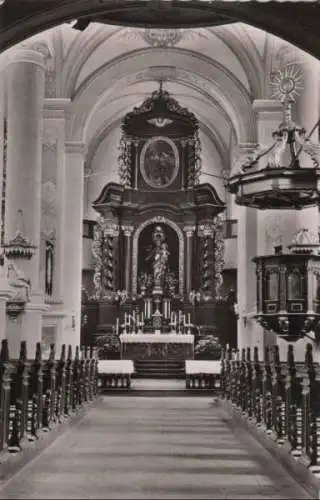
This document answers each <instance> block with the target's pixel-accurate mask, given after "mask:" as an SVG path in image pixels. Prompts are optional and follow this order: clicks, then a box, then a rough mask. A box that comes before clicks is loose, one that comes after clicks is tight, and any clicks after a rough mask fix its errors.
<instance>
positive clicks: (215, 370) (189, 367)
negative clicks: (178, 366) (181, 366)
mask: <svg viewBox="0 0 320 500" xmlns="http://www.w3.org/2000/svg"><path fill="white" fill-rule="evenodd" d="M185 370H186V374H187V375H197V374H199V373H204V374H205V373H208V374H210V375H212V374H213V375H217V374H219V373H220V372H221V361H210V360H208V361H204V360H202V359H192V360H191V359H187V360H186V364H185Z"/></svg>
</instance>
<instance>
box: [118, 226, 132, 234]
mask: <svg viewBox="0 0 320 500" xmlns="http://www.w3.org/2000/svg"><path fill="white" fill-rule="evenodd" d="M121 229H122V231H123V232H124V235H125V236H131V234H132V233H133V231H134V226H121Z"/></svg>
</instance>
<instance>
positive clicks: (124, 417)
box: [0, 395, 312, 500]
mask: <svg viewBox="0 0 320 500" xmlns="http://www.w3.org/2000/svg"><path fill="white" fill-rule="evenodd" d="M0 477H1V479H0V484H1V486H0V498H1V499H11V498H15V499H22V498H29V499H37V498H46V499H60V498H61V499H62V498H65V499H67V498H75V499H98V498H105V499H109V498H117V499H118V498H119V499H120V498H122V499H144V498H151V499H160V498H161V499H169V498H170V499H182V498H184V499H189V498H190V499H203V498H208V499H215V498H228V499H240V498H248V499H271V500H273V499H291V498H300V499H304V498H312V497H311V496H310V495H309V494H308V493H307V492H306V491H305V490H304V489H303V488H302V487H301V486H300V485H299V484H298V482H297V481H296V480H295V479H293V478H292V477H291V476H290V475H289V474H288V472H286V470H285V469H283V468H282V466H281V465H280V464H279V463H278V462H277V461H276V460H275V459H274V458H273V457H272V456H271V455H270V454H269V452H268V451H266V450H265V449H264V448H263V447H262V446H261V445H260V444H258V442H257V441H256V440H255V439H254V438H253V437H252V436H251V435H250V434H249V433H248V432H247V431H246V430H244V428H242V427H241V428H239V427H238V426H237V425H236V424H235V422H234V421H233V420H232V419H231V417H230V416H229V415H228V414H227V413H226V412H225V411H224V410H223V408H221V407H220V406H219V404H218V403H217V402H215V401H214V400H213V398H212V397H193V398H192V397H184V396H181V397H170V396H166V397H156V396H154V397H143V396H134V395H133V396H131V397H127V396H123V395H119V396H102V397H100V398H98V400H97V402H96V403H94V406H92V407H91V409H90V410H89V411H88V412H87V413H86V414H85V416H84V417H83V418H82V419H81V420H80V421H78V422H77V423H75V424H74V425H73V426H72V427H70V428H69V429H68V430H67V431H66V432H65V433H64V434H62V435H61V436H60V437H59V438H58V439H56V440H55V441H53V443H52V444H51V445H49V446H48V447H47V448H46V449H44V451H42V452H40V453H39V454H38V455H36V456H35V457H34V458H33V459H32V460H31V461H30V462H29V463H27V464H26V465H25V466H24V467H23V468H22V469H20V470H16V471H15V474H14V475H12V476H11V477H7V478H6V480H4V472H3V471H2V473H1V476H0Z"/></svg>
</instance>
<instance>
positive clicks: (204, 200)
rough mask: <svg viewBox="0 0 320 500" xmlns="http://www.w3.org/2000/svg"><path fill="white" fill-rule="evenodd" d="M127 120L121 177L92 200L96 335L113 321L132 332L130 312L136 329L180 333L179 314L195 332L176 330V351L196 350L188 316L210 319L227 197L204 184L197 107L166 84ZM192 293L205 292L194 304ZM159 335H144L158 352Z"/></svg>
mask: <svg viewBox="0 0 320 500" xmlns="http://www.w3.org/2000/svg"><path fill="white" fill-rule="evenodd" d="M121 127H122V137H121V142H120V157H119V179H120V182H119V183H113V182H112V183H108V184H107V185H106V186H104V187H103V189H102V191H101V193H100V195H99V197H98V198H97V199H96V201H95V202H94V203H93V207H94V209H95V210H96V211H97V212H98V213H99V217H98V220H97V224H96V226H95V232H94V248H93V254H94V259H95V273H94V284H95V294H96V301H97V304H98V325H97V331H96V333H97V334H100V335H102V334H105V333H106V332H107V331H108V328H110V326H111V325H116V327H115V331H116V333H117V334H120V333H123V334H125V335H130V333H132V331H131V332H130V331H129V330H128V318H129V317H130V318H132V321H131V323H130V325H131V327H130V328H131V330H132V328H135V333H137V332H138V331H139V328H140V330H141V333H139V335H140V336H141V335H143V334H146V335H150V336H151V335H154V336H157V334H160V335H174V334H177V335H178V333H179V330H178V327H179V321H180V319H181V317H182V316H179V315H180V314H182V315H183V318H184V327H185V329H184V332H183V334H187V335H189V338H188V341H186V338H185V340H184V341H183V342H180V340H179V342H178V336H177V338H176V342H175V343H174V346H175V347H174V348H173V349H174V351H175V352H176V350H177V349H178V350H179V348H180V350H181V352H182V350H183V349H185V351H183V356H186V357H190V356H191V357H192V356H193V354H192V352H191V351H190V345H191V344H192V342H191V340H192V339H193V336H192V335H191V331H190V328H189V331H188V327H187V324H188V323H189V325H190V326H191V325H192V326H193V325H196V324H197V322H198V318H201V319H202V320H203V318H205V323H206V324H207V325H208V326H212V327H213V326H214V304H215V299H216V298H217V296H218V295H219V290H220V286H221V282H222V261H223V255H222V253H223V252H222V251H221V245H222V241H223V239H222V238H223V236H222V224H221V220H220V217H219V214H220V213H221V212H222V211H223V210H224V208H225V205H224V203H223V202H222V201H221V200H220V199H219V197H218V195H217V193H216V191H215V189H214V188H213V187H212V186H211V185H210V184H200V172H201V157H200V140H199V125H198V121H197V119H196V117H195V115H194V114H193V113H191V112H190V111H189V110H188V109H186V108H183V107H181V106H180V104H179V103H178V102H177V101H176V100H175V99H174V98H173V97H172V96H171V95H170V94H169V93H168V92H167V91H165V90H164V89H163V87H162V84H160V88H159V89H158V90H156V91H154V92H153V93H152V95H151V96H150V97H149V98H148V99H146V100H145V101H144V102H143V104H142V105H141V106H140V107H136V108H134V109H133V110H132V111H131V112H130V113H128V114H127V115H126V116H125V117H124V119H123V121H122V125H121ZM195 293H198V294H200V295H201V297H202V300H201V301H199V302H198V303H197V304H195V301H194V297H195ZM179 311H180V313H179ZM174 315H176V316H174ZM197 316H198V318H197ZM117 318H118V320H117ZM137 318H139V322H140V325H138V324H137V321H138V320H137ZM133 319H134V321H133ZM180 323H181V322H180ZM187 335H186V336H187ZM135 340H136V342H135V345H136V344H137V337H135ZM171 340H172V339H171ZM145 341H146V338H145ZM163 341H164V339H163ZM132 342H133V341H132ZM142 342H143V338H142ZM146 343H147V342H146ZM158 343H159V340H157V341H151V340H150V341H148V343H147V344H148V345H147V346H146V352H149V353H150V352H152V353H153V352H156V351H153V350H154V349H156V347H155V346H156V344H158ZM126 344H127V345H126V347H125V349H126V350H127V349H132V346H131V347H129V343H128V342H126ZM148 346H149V347H148ZM150 346H151V347H150ZM177 346H178V347H177ZM179 346H180V347H179ZM182 346H184V347H183V349H182ZM186 346H187V347H186ZM135 349H137V347H136V348H135ZM139 349H141V347H139ZM148 349H149V350H148ZM150 349H151V351H150ZM188 349H189V350H188ZM158 351H159V349H158ZM158 351H157V352H158ZM123 352H124V351H123ZM126 352H127V351H126ZM161 352H167V355H169V351H165V350H164V351H163V350H162V351H161ZM158 355H160V354H159V353H158Z"/></svg>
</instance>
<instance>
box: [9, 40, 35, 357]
mask: <svg viewBox="0 0 320 500" xmlns="http://www.w3.org/2000/svg"><path fill="white" fill-rule="evenodd" d="M7 78H8V146H7V188H6V215H5V241H6V242H8V241H10V240H11V239H13V238H14V237H15V236H16V232H17V229H18V228H17V223H18V220H17V215H18V210H22V213H23V215H22V221H21V226H22V227H20V229H21V230H22V232H23V233H24V234H23V236H24V237H26V238H28V239H29V240H30V241H31V242H32V244H33V245H35V247H36V249H35V254H34V256H33V257H32V258H31V259H30V260H19V262H18V263H17V267H18V268H19V269H20V270H21V271H22V272H23V273H24V274H25V276H26V277H27V278H29V279H30V280H31V283H32V295H31V301H30V302H29V303H27V305H26V312H25V313H24V314H22V315H21V316H20V317H19V321H17V322H16V323H14V324H13V322H12V321H11V320H8V328H9V325H10V328H9V331H8V338H9V348H10V352H11V355H12V356H15V355H17V353H18V351H17V349H18V346H19V342H20V340H24V339H25V340H27V342H28V355H29V356H33V355H34V348H35V344H36V342H38V341H40V340H41V334H42V331H41V330H42V312H43V310H44V308H43V294H42V291H41V289H40V283H39V267H40V266H39V264H40V261H39V244H40V218H41V198H40V193H41V167H42V165H41V163H42V157H41V156H42V155H41V140H42V130H43V121H42V107H43V100H44V84H45V62H44V56H43V55H42V54H41V53H39V52H36V51H35V50H30V49H28V48H21V49H18V50H17V52H15V54H14V55H13V56H12V57H11V59H10V60H9V63H8V67H7ZM10 344H11V345H10Z"/></svg>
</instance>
